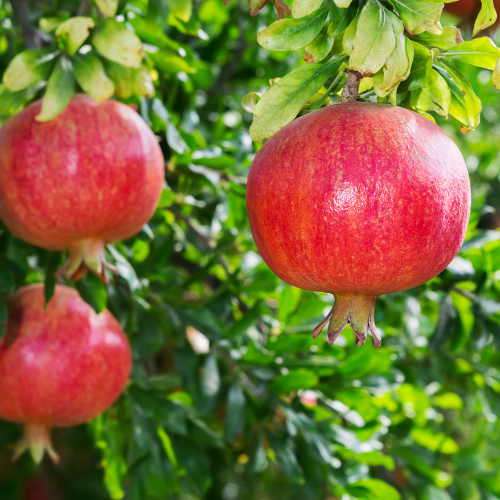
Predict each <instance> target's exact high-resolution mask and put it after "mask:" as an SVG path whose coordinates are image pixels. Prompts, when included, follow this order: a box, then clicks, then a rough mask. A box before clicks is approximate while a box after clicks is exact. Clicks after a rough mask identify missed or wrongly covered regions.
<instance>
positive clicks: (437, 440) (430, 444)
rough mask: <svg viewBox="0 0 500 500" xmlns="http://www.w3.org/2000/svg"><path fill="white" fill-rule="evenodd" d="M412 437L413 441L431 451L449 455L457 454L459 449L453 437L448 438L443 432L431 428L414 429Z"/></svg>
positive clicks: (411, 433)
mask: <svg viewBox="0 0 500 500" xmlns="http://www.w3.org/2000/svg"><path fill="white" fill-rule="evenodd" d="M410 436H411V437H412V438H413V440H414V441H415V442H416V443H417V444H419V445H420V446H423V447H424V448H427V449H429V450H431V451H439V452H440V453H445V454H447V455H450V454H454V453H457V451H458V450H459V447H458V445H457V443H455V441H453V439H451V437H449V436H446V434H443V433H442V432H434V431H433V430H431V429H429V428H418V427H414V428H413V429H412V430H411V432H410Z"/></svg>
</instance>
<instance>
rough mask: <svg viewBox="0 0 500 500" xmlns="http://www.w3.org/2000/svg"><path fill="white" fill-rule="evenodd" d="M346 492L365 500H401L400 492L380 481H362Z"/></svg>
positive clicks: (351, 485) (351, 486)
mask: <svg viewBox="0 0 500 500" xmlns="http://www.w3.org/2000/svg"><path fill="white" fill-rule="evenodd" d="M346 491H347V493H348V494H349V495H351V496H353V497H354V498H358V499H363V500H400V499H401V495H400V494H399V492H398V490H396V489H395V488H393V487H392V486H390V485H388V484H387V483H385V482H384V481H380V480H379V479H361V480H360V481H357V482H356V483H354V484H350V485H348V486H347V487H346Z"/></svg>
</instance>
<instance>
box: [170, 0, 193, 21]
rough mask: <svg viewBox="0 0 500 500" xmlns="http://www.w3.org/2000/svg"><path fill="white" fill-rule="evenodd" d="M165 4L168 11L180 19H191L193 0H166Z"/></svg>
mask: <svg viewBox="0 0 500 500" xmlns="http://www.w3.org/2000/svg"><path fill="white" fill-rule="evenodd" d="M167 5H168V8H169V9H170V12H172V14H173V15H174V16H175V17H177V18H178V19H180V20H181V21H184V22H185V23H187V22H188V21H189V20H190V19H191V14H192V12H193V0H167Z"/></svg>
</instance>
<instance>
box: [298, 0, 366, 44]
mask: <svg viewBox="0 0 500 500" xmlns="http://www.w3.org/2000/svg"><path fill="white" fill-rule="evenodd" d="M294 5H295V4H294ZM357 13H358V5H357V2H355V3H354V4H353V5H351V6H349V7H348V8H344V9H343V8H340V7H339V6H338V5H337V4H336V3H335V2H332V3H331V5H330V24H329V26H328V34H329V35H333V36H335V35H340V34H341V33H342V32H343V31H345V30H346V29H347V28H348V27H349V25H350V24H351V23H352V21H353V20H354V18H355V17H356V14H357Z"/></svg>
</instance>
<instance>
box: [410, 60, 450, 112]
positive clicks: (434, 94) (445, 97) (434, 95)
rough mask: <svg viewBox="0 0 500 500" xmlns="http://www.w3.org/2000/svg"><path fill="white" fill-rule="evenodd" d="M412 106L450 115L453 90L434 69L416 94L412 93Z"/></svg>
mask: <svg viewBox="0 0 500 500" xmlns="http://www.w3.org/2000/svg"><path fill="white" fill-rule="evenodd" d="M412 107H414V109H416V111H419V112H426V111H435V112H436V113H438V114H440V115H442V116H445V117H446V116H448V113H449V111H450V107H451V91H450V88H449V87H448V84H447V82H446V80H445V79H444V78H443V77H442V76H441V75H440V74H439V73H438V72H437V71H436V70H434V69H433V70H432V72H431V78H430V80H429V82H427V83H426V84H425V85H424V86H423V87H422V88H420V89H419V91H418V92H416V93H415V96H414V95H413V94H412Z"/></svg>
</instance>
